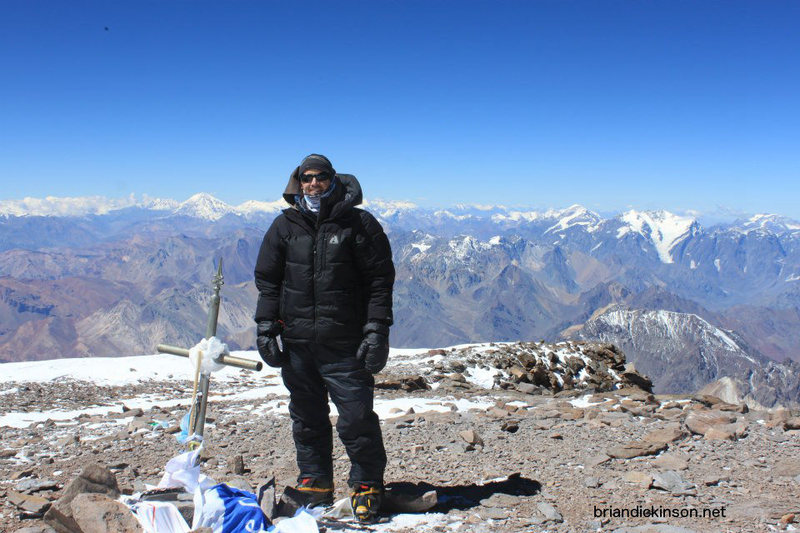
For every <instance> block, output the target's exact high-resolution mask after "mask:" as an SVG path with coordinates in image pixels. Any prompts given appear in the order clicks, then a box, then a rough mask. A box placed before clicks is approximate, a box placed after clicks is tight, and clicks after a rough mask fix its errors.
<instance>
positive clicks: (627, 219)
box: [617, 210, 697, 263]
mask: <svg viewBox="0 0 800 533" xmlns="http://www.w3.org/2000/svg"><path fill="white" fill-rule="evenodd" d="M619 218H620V220H621V221H622V222H624V223H625V225H624V226H622V227H620V228H619V229H618V230H617V238H618V239H619V238H622V237H624V236H625V235H627V234H628V233H638V234H639V235H642V236H643V237H645V238H646V239H648V240H649V241H650V242H651V243H652V244H653V246H654V247H655V249H656V252H657V253H658V257H659V259H661V262H662V263H673V262H674V261H673V259H672V255H671V254H670V251H671V250H672V248H673V247H674V246H675V245H676V244H678V243H679V242H680V241H682V240H683V239H685V238H686V237H688V236H690V235H691V232H692V229H693V228H694V227H695V225H696V223H697V221H696V220H695V219H694V218H692V217H684V216H679V215H675V214H673V213H670V212H668V211H634V210H631V211H628V212H626V213H624V214H622V215H620V217H619Z"/></svg>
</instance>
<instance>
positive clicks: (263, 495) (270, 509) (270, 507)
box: [258, 476, 276, 520]
mask: <svg viewBox="0 0 800 533" xmlns="http://www.w3.org/2000/svg"><path fill="white" fill-rule="evenodd" d="M258 505H259V507H261V511H262V512H263V513H264V516H266V517H267V518H269V519H270V520H272V519H273V518H275V516H276V506H275V477H274V476H273V477H271V478H269V479H268V480H266V481H265V482H264V483H262V484H261V485H260V486H259V487H258Z"/></svg>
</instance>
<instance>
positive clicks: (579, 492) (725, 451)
mask: <svg viewBox="0 0 800 533" xmlns="http://www.w3.org/2000/svg"><path fill="white" fill-rule="evenodd" d="M251 356H252V354H251ZM131 360H132V359H128V358H123V359H119V360H118V361H120V365H119V367H118V372H119V373H120V374H122V373H133V372H143V370H144V369H143V368H141V367H135V366H130V368H128V367H129V365H134V363H131V362H130V361H131ZM154 361H155V360H154ZM136 364H140V363H136ZM6 368H9V369H13V367H12V366H8V367H6ZM30 379H31V380H33V379H35V376H33V375H31V376H30ZM277 381H278V379H277V376H276V374H275V372H274V371H272V370H271V369H267V370H266V371H264V372H261V373H258V374H256V373H248V372H246V371H238V370H237V371H236V372H233V373H231V375H230V376H229V377H228V378H226V379H222V378H220V379H212V398H211V402H210V404H209V421H208V422H209V423H208V425H207V432H206V445H205V448H204V452H203V471H204V473H206V474H207V475H209V476H210V477H212V478H214V479H215V480H217V481H227V482H229V483H230V484H237V485H243V486H250V487H253V488H255V487H256V486H257V485H258V484H260V483H261V482H262V481H263V480H264V479H266V478H268V477H271V476H273V475H274V476H275V478H276V481H277V486H278V492H279V493H280V491H281V489H282V488H283V487H285V486H289V485H293V483H294V477H295V475H296V470H295V465H294V447H293V444H292V440H291V428H290V426H291V424H290V422H289V420H288V417H287V415H286V414H285V413H286V400H287V398H286V396H285V389H282V388H281V387H279V386H276V383H277ZM377 381H378V387H377V390H376V410H377V411H378V412H379V414H380V415H381V418H382V420H383V422H382V423H383V431H384V439H385V442H386V445H387V452H388V455H389V465H388V468H387V473H386V477H387V482H389V483H401V482H402V483H411V484H425V485H418V486H420V487H423V488H425V489H435V490H436V491H437V494H438V495H439V504H438V506H437V507H435V508H434V509H432V510H431V512H430V513H429V514H427V515H419V516H417V517H416V518H417V519H418V521H417V522H413V520H412V519H413V518H414V517H413V516H412V517H411V518H409V517H408V516H406V517H405V518H406V519H404V520H400V519H399V518H398V517H394V518H391V519H389V520H388V521H387V522H385V523H382V524H378V525H375V526H370V528H363V529H364V530H370V529H372V530H375V531H408V532H411V531H415V532H416V531H486V532H488V531H535V532H543V531H558V532H572V531H586V532H588V531H617V532H620V533H622V532H634V531H637V532H643V531H653V532H663V533H669V532H689V531H696V532H719V531H737V532H738V531H753V532H756V531H759V532H760V531H791V530H794V528H796V527H798V526H797V525H796V524H795V516H796V515H800V460H798V458H800V418H798V413H797V412H792V411H789V410H786V409H779V410H773V411H771V412H768V411H753V410H749V409H748V408H747V406H745V405H744V404H733V403H726V402H723V401H721V400H720V399H718V398H716V397H714V396H710V395H704V396H696V395H654V394H652V393H650V392H648V391H647V390H645V389H647V388H648V380H647V379H646V378H644V377H642V376H640V375H638V374H637V373H636V372H635V371H633V370H632V369H631V368H630V367H628V368H625V361H624V356H622V354H620V353H619V352H618V351H616V350H615V349H614V348H613V347H611V346H609V345H596V344H561V345H547V344H544V343H517V344H513V345H483V346H479V347H457V348H452V349H449V350H433V351H430V352H425V351H411V350H405V351H403V350H400V351H396V352H395V353H393V356H392V364H391V365H390V367H388V368H387V370H386V371H385V372H384V373H382V374H381V375H379V376H378V378H377ZM98 383H101V382H99V381H85V380H84V381H76V380H74V379H72V378H69V377H62V378H59V379H56V380H50V381H46V382H35V381H26V380H23V379H17V380H16V381H4V382H0V398H1V399H2V403H0V425H2V424H5V426H3V427H0V442H2V444H0V495H2V502H3V503H2V507H0V530H2V531H12V532H13V531H25V532H33V531H51V529H49V527H50V526H48V525H47V524H46V523H45V522H44V521H43V520H42V515H43V514H44V512H45V511H46V510H47V509H49V508H50V507H54V508H58V505H59V504H58V503H55V504H54V503H53V502H58V500H59V498H62V503H63V498H64V497H65V496H66V495H65V493H67V492H70V491H72V492H75V491H76V490H77V489H75V485H76V483H77V482H76V481H75V480H76V479H82V480H83V481H81V482H80V483H79V485H80V486H89V485H91V484H92V483H94V484H95V485H97V486H102V487H109V486H111V485H113V483H114V482H115V483H116V484H117V487H118V489H119V491H120V492H121V493H123V494H130V493H133V492H135V491H139V490H142V489H143V488H144V483H151V484H156V483H157V482H158V480H159V478H160V476H161V474H162V473H163V468H164V465H165V463H166V462H167V460H168V459H170V458H171V457H173V456H175V455H177V454H179V453H181V452H182V451H183V448H182V446H181V445H180V444H178V443H177V442H176V440H175V438H174V436H173V435H172V434H171V433H173V432H174V431H175V429H176V428H175V424H176V422H177V420H179V418H180V417H181V416H182V414H183V413H184V412H185V406H186V405H187V404H188V401H189V397H190V395H191V391H192V383H191V382H190V381H188V380H183V379H180V376H177V377H175V376H166V375H165V376H161V377H159V378H158V379H144V380H141V381H138V382H135V383H132V384H127V385H124V386H120V385H113V384H112V385H103V384H98ZM618 386H622V387H623V388H620V389H615V390H612V389H614V387H618ZM487 387H490V388H487ZM136 405H142V406H143V407H135V406H136ZM25 413H29V415H25ZM25 416H30V417H31V419H33V420H39V421H38V422H34V423H31V424H30V425H26V424H25V423H24V422H20V420H22V419H24V418H25ZM162 421H165V422H168V424H167V425H168V426H169V427H167V428H164V427H162V425H159V424H158V422H162ZM10 426H17V427H10ZM334 457H335V458H336V465H335V468H336V479H337V481H338V483H339V485H338V486H337V497H344V496H345V495H346V487H345V485H344V480H345V479H346V470H347V466H348V464H347V459H346V455H345V453H344V449H343V448H342V446H341V444H340V443H339V442H338V441H336V444H335V452H334ZM91 465H101V466H102V467H103V468H99V467H97V466H91ZM105 469H108V471H109V472H110V473H111V474H113V475H110V474H108V473H106V470H105ZM81 472H83V477H81V478H78V476H79V474H81ZM91 480H94V481H91ZM87 492H108V494H109V495H110V496H112V497H113V496H115V493H114V492H113V490H111V489H103V490H99V489H98V490H94V491H88V490H87ZM72 496H75V494H72V495H71V497H72ZM109 502H112V503H109ZM71 505H72V507H71V508H72V509H73V510H74V513H75V519H76V520H78V519H80V521H81V523H82V524H91V523H93V522H92V520H96V519H97V516H96V515H97V512H99V511H97V510H98V509H103V510H104V512H105V517H106V518H105V519H104V520H106V524H105V526H106V527H109V529H108V530H109V531H123V530H129V529H128V528H129V526H130V524H129V522H126V520H127V519H128V518H129V517H127V516H126V515H125V514H124V513H121V512H119V508H116V507H113V505H114V504H113V500H111V499H109V498H105V497H101V496H99V495H85V494H84V495H79V496H75V499H74V500H73V503H72V504H71ZM93 509H94V510H95V511H92V510H93ZM636 509H638V510H639V513H640V514H641V513H642V510H644V509H647V510H650V509H655V510H656V511H657V512H658V513H660V514H661V515H664V514H666V515H667V516H661V517H642V516H638V517H631V516H630V513H634V514H636ZM93 512H94V514H92V513H93ZM704 512H705V513H706V514H708V515H713V516H705V517H703V516H702V515H703V513H704ZM620 513H626V514H627V516H625V517H621V516H620V515H619V514H620ZM691 513H699V515H700V516H699V517H692V516H688V515H690V514H691ZM51 514H52V511H51ZM135 525H136V524H134V526H135ZM86 527H87V528H88V529H86V531H89V530H90V529H91V527H92V526H86ZM98 527H99V526H98ZM130 527H133V526H130ZM326 527H328V528H329V529H333V528H334V526H332V525H330V524H329V525H328V526H326ZM337 527H338V526H337ZM130 530H133V529H130Z"/></svg>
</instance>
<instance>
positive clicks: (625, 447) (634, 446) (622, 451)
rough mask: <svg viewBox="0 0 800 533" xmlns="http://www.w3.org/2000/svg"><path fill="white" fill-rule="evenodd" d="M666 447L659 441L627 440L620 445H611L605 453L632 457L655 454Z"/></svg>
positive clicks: (622, 457)
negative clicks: (627, 441)
mask: <svg viewBox="0 0 800 533" xmlns="http://www.w3.org/2000/svg"><path fill="white" fill-rule="evenodd" d="M666 449H667V445H666V444H664V443H661V442H629V443H627V444H622V445H620V446H612V447H611V448H608V449H607V450H606V453H607V454H608V455H609V456H611V457H615V458H618V459H632V458H634V457H642V456H645V455H655V454H657V453H659V452H661V451H664V450H666Z"/></svg>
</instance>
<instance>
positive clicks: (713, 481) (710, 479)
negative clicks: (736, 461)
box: [703, 474, 730, 487]
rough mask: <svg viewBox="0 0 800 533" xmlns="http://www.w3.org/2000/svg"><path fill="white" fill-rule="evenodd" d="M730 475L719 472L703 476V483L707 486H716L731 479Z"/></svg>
mask: <svg viewBox="0 0 800 533" xmlns="http://www.w3.org/2000/svg"><path fill="white" fill-rule="evenodd" d="M729 480H730V476H720V475H718V474H711V475H708V476H706V477H704V478H703V485H705V486H706V487H714V486H717V485H719V484H720V483H721V482H723V481H729Z"/></svg>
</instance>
